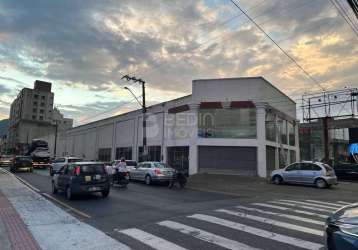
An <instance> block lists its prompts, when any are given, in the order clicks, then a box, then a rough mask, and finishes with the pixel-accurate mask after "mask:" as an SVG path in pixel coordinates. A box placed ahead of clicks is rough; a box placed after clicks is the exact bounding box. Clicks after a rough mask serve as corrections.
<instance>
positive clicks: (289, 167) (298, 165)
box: [285, 163, 301, 171]
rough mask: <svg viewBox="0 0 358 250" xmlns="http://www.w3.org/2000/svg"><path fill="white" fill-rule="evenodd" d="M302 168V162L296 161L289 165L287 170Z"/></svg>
mask: <svg viewBox="0 0 358 250" xmlns="http://www.w3.org/2000/svg"><path fill="white" fill-rule="evenodd" d="M300 169H301V164H300V163H294V164H291V165H289V166H288V167H287V168H286V169H285V171H296V170H300Z"/></svg>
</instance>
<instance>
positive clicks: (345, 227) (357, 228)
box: [338, 224, 358, 237]
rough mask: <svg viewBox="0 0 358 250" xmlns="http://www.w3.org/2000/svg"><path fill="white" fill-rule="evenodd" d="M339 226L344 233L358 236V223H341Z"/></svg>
mask: <svg viewBox="0 0 358 250" xmlns="http://www.w3.org/2000/svg"><path fill="white" fill-rule="evenodd" d="M338 227H339V229H340V230H341V231H342V232H343V233H346V234H350V235H353V236H356V237H358V225H352V224H341V225H339V226H338Z"/></svg>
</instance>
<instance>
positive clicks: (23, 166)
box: [10, 156, 34, 173]
mask: <svg viewBox="0 0 358 250" xmlns="http://www.w3.org/2000/svg"><path fill="white" fill-rule="evenodd" d="M33 169H34V168H33V165H32V159H31V157H29V156H16V157H15V158H14V159H13V162H12V165H11V166H10V172H12V173H14V172H17V171H18V170H26V171H29V172H32V171H33Z"/></svg>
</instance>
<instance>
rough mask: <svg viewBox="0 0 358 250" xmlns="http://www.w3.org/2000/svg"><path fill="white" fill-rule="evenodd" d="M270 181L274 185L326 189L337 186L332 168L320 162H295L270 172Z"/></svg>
mask: <svg viewBox="0 0 358 250" xmlns="http://www.w3.org/2000/svg"><path fill="white" fill-rule="evenodd" d="M271 180H272V182H273V183H275V184H281V183H295V184H305V185H315V186H316V187H318V188H326V187H330V186H331V185H336V184H338V182H337V176H336V174H335V172H334V170H333V168H332V167H330V166H329V165H327V164H324V163H322V162H313V161H302V162H295V163H292V164H290V165H288V166H287V167H285V168H283V169H277V170H274V171H272V173H271Z"/></svg>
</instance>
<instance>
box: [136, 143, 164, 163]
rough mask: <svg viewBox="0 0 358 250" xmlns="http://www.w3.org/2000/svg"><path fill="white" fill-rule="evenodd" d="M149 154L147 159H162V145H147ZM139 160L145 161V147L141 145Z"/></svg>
mask: <svg viewBox="0 0 358 250" xmlns="http://www.w3.org/2000/svg"><path fill="white" fill-rule="evenodd" d="M147 150H148V155H147V158H146V159H145V160H146V161H161V155H162V152H161V147H160V146H147ZM138 161H139V162H141V161H144V157H143V147H139V157H138Z"/></svg>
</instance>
